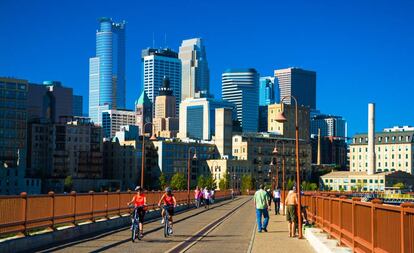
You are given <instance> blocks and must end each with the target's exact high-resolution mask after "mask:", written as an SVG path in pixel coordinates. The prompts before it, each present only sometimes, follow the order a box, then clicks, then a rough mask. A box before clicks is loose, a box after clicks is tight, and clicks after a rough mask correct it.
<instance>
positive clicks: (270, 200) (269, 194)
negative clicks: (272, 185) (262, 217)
mask: <svg viewBox="0 0 414 253" xmlns="http://www.w3.org/2000/svg"><path fill="white" fill-rule="evenodd" d="M266 193H267V196H268V197H269V203H268V204H267V205H268V206H269V211H270V208H271V207H272V193H271V192H270V189H269V188H267V189H266Z"/></svg>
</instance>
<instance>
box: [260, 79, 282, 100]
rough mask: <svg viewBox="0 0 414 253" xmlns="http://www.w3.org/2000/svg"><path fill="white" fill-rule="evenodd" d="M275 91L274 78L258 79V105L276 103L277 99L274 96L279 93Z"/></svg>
mask: <svg viewBox="0 0 414 253" xmlns="http://www.w3.org/2000/svg"><path fill="white" fill-rule="evenodd" d="M277 90H278V89H277V84H276V83H275V77H272V76H263V77H260V88H259V105H270V104H274V103H276V102H278V101H279V98H278V97H276V95H279V92H277Z"/></svg>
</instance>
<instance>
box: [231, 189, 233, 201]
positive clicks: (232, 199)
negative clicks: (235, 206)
mask: <svg viewBox="0 0 414 253" xmlns="http://www.w3.org/2000/svg"><path fill="white" fill-rule="evenodd" d="M231 200H234V190H233V189H231Z"/></svg>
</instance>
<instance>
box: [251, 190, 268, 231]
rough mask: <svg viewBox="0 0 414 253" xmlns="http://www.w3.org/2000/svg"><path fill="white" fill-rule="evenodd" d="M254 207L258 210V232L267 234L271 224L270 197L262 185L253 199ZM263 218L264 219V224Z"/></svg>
mask: <svg viewBox="0 0 414 253" xmlns="http://www.w3.org/2000/svg"><path fill="white" fill-rule="evenodd" d="M253 201H254V207H255V209H256V220H257V229H258V232H259V233H261V232H262V231H265V232H267V224H268V223H269V212H268V208H269V205H268V204H269V195H268V194H267V192H266V191H264V186H263V185H262V184H261V185H260V186H259V190H257V191H256V192H255V194H254V197H253ZM262 216H263V218H264V220H263V223H262Z"/></svg>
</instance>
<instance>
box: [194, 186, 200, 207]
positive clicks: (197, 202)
mask: <svg viewBox="0 0 414 253" xmlns="http://www.w3.org/2000/svg"><path fill="white" fill-rule="evenodd" d="M200 193H201V191H200V188H199V187H198V186H197V187H196V189H195V190H194V199H195V205H196V207H197V208H199V207H200V200H201V199H200V197H201V194H200Z"/></svg>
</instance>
